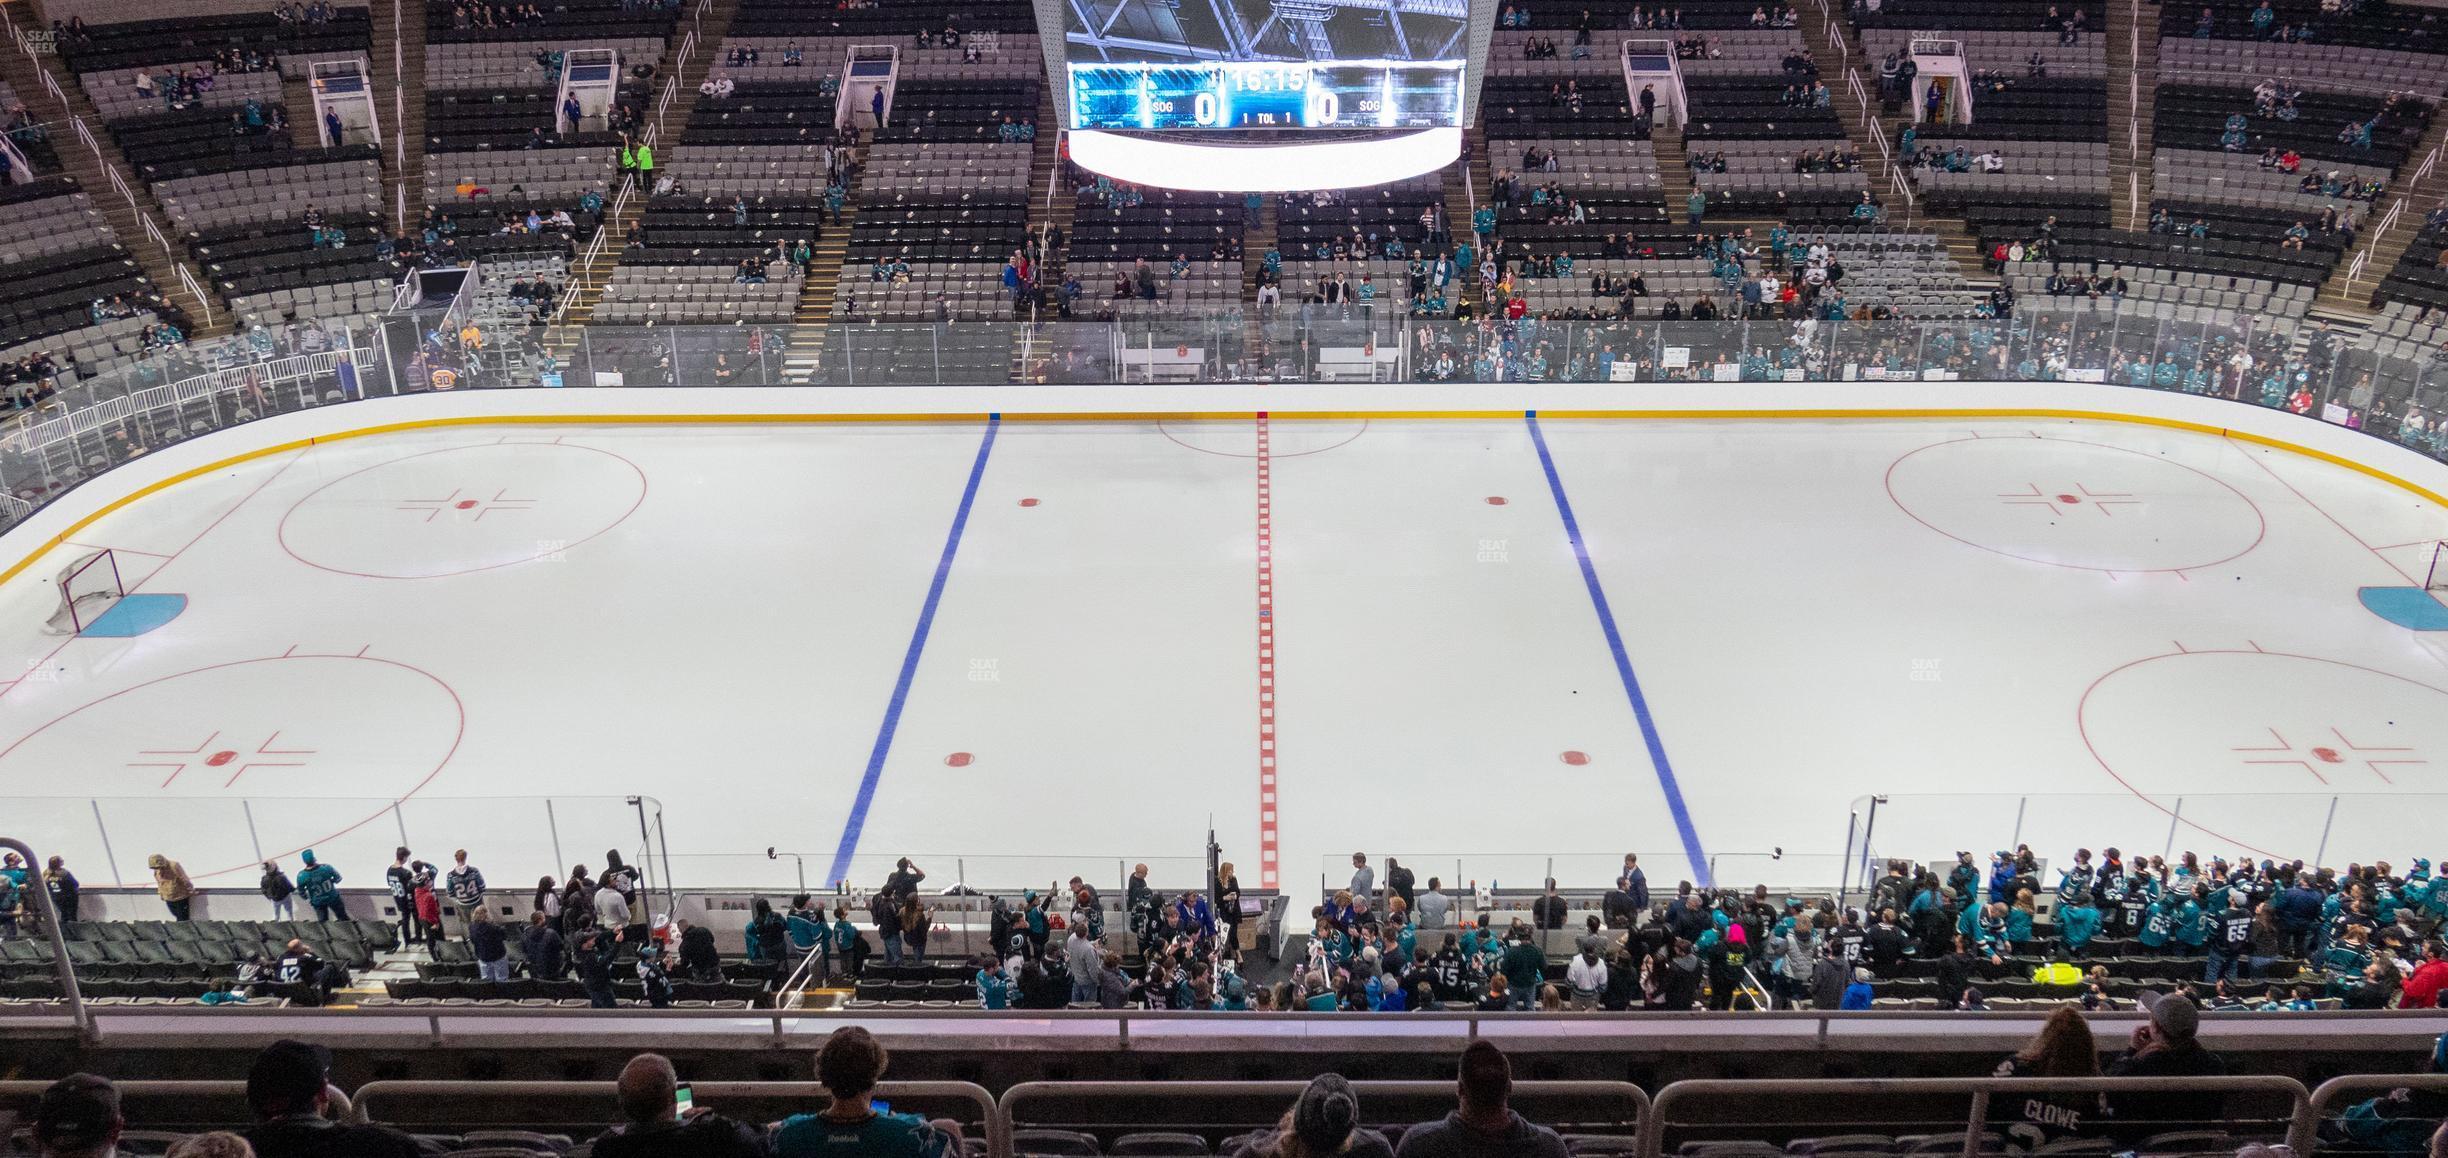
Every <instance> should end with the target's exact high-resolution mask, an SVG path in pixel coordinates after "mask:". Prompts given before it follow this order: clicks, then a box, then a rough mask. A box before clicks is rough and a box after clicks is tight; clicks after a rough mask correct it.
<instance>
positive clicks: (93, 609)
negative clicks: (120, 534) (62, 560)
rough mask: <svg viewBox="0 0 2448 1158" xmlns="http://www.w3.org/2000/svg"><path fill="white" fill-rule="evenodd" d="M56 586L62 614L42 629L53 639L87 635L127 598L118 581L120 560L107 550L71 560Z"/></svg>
mask: <svg viewBox="0 0 2448 1158" xmlns="http://www.w3.org/2000/svg"><path fill="white" fill-rule="evenodd" d="M53 583H54V585H55V586H57V587H58V588H59V610H57V611H55V612H52V613H51V619H50V621H49V622H47V623H45V624H44V625H43V630H44V631H45V632H47V633H49V634H52V635H75V634H77V633H79V632H82V631H84V630H85V629H86V628H87V627H90V626H92V625H93V621H94V620H95V619H97V618H99V617H100V616H101V614H102V613H103V612H105V611H108V610H110V607H111V604H114V603H117V602H119V598H120V597H121V596H123V595H126V594H127V588H126V587H125V586H124V585H123V584H122V582H121V580H120V577H119V558H118V556H117V555H115V554H113V553H111V552H110V551H107V550H104V551H89V552H87V553H85V554H83V555H79V556H77V557H76V558H75V559H73V560H70V561H69V563H68V565H67V566H65V567H62V568H60V572H59V577H58V578H57V579H55V580H54V581H53Z"/></svg>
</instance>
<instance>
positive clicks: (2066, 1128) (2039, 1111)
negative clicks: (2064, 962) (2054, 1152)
mask: <svg viewBox="0 0 2448 1158" xmlns="http://www.w3.org/2000/svg"><path fill="white" fill-rule="evenodd" d="M1989 1076H1991V1077H1996V1078H2096V1077H2098V1076H2100V1067H2099V1043H2098V1042H2097V1041H2095V1040H2093V1039H2092V1037H2091V1023H2090V1022H2088V1021H2085V1020H2083V1015H2082V1010H2080V1009H2077V1008H2075V1007H2074V1006H2072V1005H2061V1006H2059V1007H2057V1012H2055V1013H2052V1014H2050V1015H2049V1019H2048V1020H2047V1021H2044V1022H2042V1023H2041V1024H2040V1032H2039V1034H2038V1035H2036V1036H2034V1037H2033V1038H2032V1039H2031V1044H2029V1045H2026V1046H2024V1047H2023V1048H2022V1049H2020V1050H2017V1051H2016V1052H2015V1053H2014V1054H2013V1055H2012V1056H2010V1057H2008V1058H2007V1059H2006V1060H2004V1061H2002V1062H1999V1063H1998V1067H1997V1071H1996V1072H1995V1073H1992V1074H1990V1075H1989ZM2105 1111H2106V1105H2105V1103H2104V1102H2103V1101H2102V1100H2101V1097H2100V1095H2098V1094H2096V1093H2092V1094H2075V1093H2052V1094H2041V1095H2038V1096H2036V1097H2029V1098H1993V1099H1991V1101H1990V1107H1989V1121H1990V1124H1991V1125H1993V1126H1995V1127H1996V1128H1998V1129H1999V1130H2000V1131H2001V1132H2003V1133H2004V1134H2005V1135H2006V1137H2007V1140H2008V1141H2009V1142H2010V1143H2017V1144H2019V1148H2021V1149H2024V1150H2033V1149H2038V1148H2039V1147H2040V1146H2042V1145H2044V1144H2046V1143H2049V1142H2054V1141H2056V1140H2057V1139H2059V1138H2071V1137H2074V1136H2076V1135H2078V1134H2081V1133H2083V1132H2084V1131H2085V1130H2086V1129H2087V1128H2089V1127H2090V1126H2091V1124H2092V1123H2093V1122H2094V1121H2097V1120H2098V1119H2100V1118H2102V1117H2104V1116H2105Z"/></svg>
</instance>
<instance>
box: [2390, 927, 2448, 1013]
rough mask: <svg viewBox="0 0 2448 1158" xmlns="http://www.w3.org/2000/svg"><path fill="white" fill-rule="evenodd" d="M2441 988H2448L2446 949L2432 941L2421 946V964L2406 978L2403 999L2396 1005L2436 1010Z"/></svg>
mask: <svg viewBox="0 0 2448 1158" xmlns="http://www.w3.org/2000/svg"><path fill="white" fill-rule="evenodd" d="M2443 988H2448V947H2443V946H2441V944H2440V943H2439V942H2437V941H2433V942H2431V943H2430V944H2428V945H2425V946H2423V963H2422V964H2421V965H2419V966H2416V967H2415V969H2414V974H2413V976H2410V977H2408V978H2406V983H2405V991H2404V992H2405V997H2404V999H2403V1000H2402V1001H2400V1002H2399V1003H2398V1004H2399V1005H2400V1007H2402V1008H2405V1009H2437V1008H2439V1002H2440V990H2441V989H2443Z"/></svg>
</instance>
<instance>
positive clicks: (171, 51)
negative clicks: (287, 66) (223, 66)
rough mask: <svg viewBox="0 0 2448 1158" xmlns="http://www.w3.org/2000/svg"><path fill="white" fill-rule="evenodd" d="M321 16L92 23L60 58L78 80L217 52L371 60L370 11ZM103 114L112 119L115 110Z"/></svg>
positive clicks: (216, 15)
mask: <svg viewBox="0 0 2448 1158" xmlns="http://www.w3.org/2000/svg"><path fill="white" fill-rule="evenodd" d="M182 7H185V6H184V5H182ZM318 14H319V15H320V16H321V17H322V18H321V19H312V18H303V19H295V20H283V19H281V18H279V17H278V16H276V15H274V14H273V13H272V12H270V11H268V10H258V11H253V12H211V11H204V12H192V13H182V14H181V15H179V16H177V17H175V18H169V19H162V20H137V21H127V22H123V23H115V24H88V25H86V26H85V30H84V34H83V35H82V36H81V37H80V36H69V37H64V38H62V41H61V43H60V45H59V52H60V56H61V57H62V58H63V59H64V60H66V61H67V63H68V67H69V68H70V69H71V70H73V71H75V72H77V73H79V74H84V73H89V72H108V71H111V70H114V69H134V68H140V67H143V66H147V65H153V66H160V65H163V64H168V63H171V62H176V61H195V60H210V59H213V57H214V55H215V54H216V53H234V54H236V55H238V56H240V57H245V56H249V55H252V56H256V57H272V56H279V57H290V56H296V57H313V58H318V59H320V58H329V57H338V56H363V55H365V53H366V51H367V45H368V43H369V40H370V32H371V29H372V28H373V24H372V22H371V19H370V17H369V16H368V13H367V10H366V8H365V7H364V6H362V5H359V6H353V7H329V6H327V7H323V8H321V9H319V10H318ZM102 114H103V116H105V117H108V116H111V115H112V113H111V112H110V110H109V109H104V110H102Z"/></svg>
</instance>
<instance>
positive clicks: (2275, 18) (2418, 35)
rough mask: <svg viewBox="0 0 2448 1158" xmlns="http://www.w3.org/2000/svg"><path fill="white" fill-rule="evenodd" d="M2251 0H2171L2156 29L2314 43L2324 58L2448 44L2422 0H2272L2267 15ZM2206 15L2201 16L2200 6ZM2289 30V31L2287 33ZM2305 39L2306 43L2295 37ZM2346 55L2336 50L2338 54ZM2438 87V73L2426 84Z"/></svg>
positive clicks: (2213, 38)
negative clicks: (2198, 0) (2213, 0)
mask: <svg viewBox="0 0 2448 1158" xmlns="http://www.w3.org/2000/svg"><path fill="white" fill-rule="evenodd" d="M2262 7H2264V6H2263V5H2261V4H2259V3H2257V2H2255V0H2225V2H2223V3H2217V4H2178V5H2171V6H2169V7H2168V8H2166V9H2164V10H2162V11H2161V12H2160V13H2159V34H2160V35H2161V36H2162V37H2164V38H2166V39H2167V40H2168V41H2169V42H2171V43H2172V42H2174V41H2176V40H2177V39H2179V38H2190V39H2195V40H2198V41H2199V42H2201V43H2205V44H2218V45H2232V46H2235V47H2240V48H2248V49H2249V48H2252V47H2255V46H2256V42H2259V43H2258V46H2259V47H2262V48H2273V49H2274V48H2313V47H2315V46H2317V47H2318V48H2320V49H2325V50H2328V52H2329V54H2330V55H2329V56H2328V59H2333V60H2335V59H2344V60H2349V61H2352V60H2356V59H2358V58H2356V57H2354V56H2352V55H2351V53H2353V52H2355V51H2357V50H2370V49H2394V48H2405V49H2413V50H2415V51H2429V52H2438V51H2441V50H2443V49H2448V39H2443V37H2444V36H2448V29H2443V28H2441V27H2440V26H2439V25H2438V24H2437V23H2436V22H2435V18H2434V15H2433V14H2432V13H2431V12H2430V11H2429V10H2428V9H2427V8H2426V7H2425V6H2424V5H2421V4H2389V3H2364V4H2350V5H2336V6H2333V5H2329V4H2324V3H2322V2H2321V0H2273V3H2271V4H2269V5H2267V7H2268V9H2269V12H2268V15H2267V16H2261V15H2259V14H2258V13H2256V11H2255V10H2256V9H2258V8H2262ZM2205 9H2206V10H2207V11H2208V13H2209V19H2208V20H2207V21H2204V20H2203V18H2202V15H2203V12H2204V10H2205ZM2289 32H2292V33H2293V35H2288V33H2289ZM2305 41H2308V42H2310V43H2308V44H2307V43H2298V42H2305ZM2341 53H2342V54H2347V55H2343V56H2341V55H2338V54H2341ZM2389 87H2392V88H2394V87H2422V88H2427V89H2433V90H2436V89H2437V87H2438V83H2437V78H2436V74H2433V80H2432V82H2431V83H2430V84H2427V85H2419V86H2398V85H2391V86H2389Z"/></svg>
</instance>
